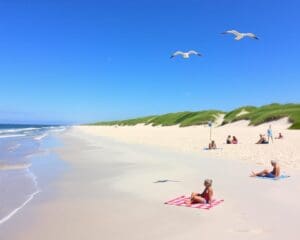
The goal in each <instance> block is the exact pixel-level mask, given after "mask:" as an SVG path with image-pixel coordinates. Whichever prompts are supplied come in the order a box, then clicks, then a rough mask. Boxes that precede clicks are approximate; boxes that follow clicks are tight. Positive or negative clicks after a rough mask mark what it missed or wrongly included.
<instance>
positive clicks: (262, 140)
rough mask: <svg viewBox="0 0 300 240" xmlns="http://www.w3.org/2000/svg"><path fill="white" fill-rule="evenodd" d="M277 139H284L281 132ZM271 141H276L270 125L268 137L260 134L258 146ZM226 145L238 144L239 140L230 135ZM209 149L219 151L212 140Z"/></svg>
mask: <svg viewBox="0 0 300 240" xmlns="http://www.w3.org/2000/svg"><path fill="white" fill-rule="evenodd" d="M275 139H283V135H282V133H281V132H280V133H279V134H278V136H277V137H275ZM270 141H272V142H273V141H274V140H273V131H272V126H271V125H270V126H269V128H268V130H267V137H266V136H265V134H259V140H258V141H257V142H256V144H269V143H270ZM226 144H238V139H237V137H236V136H232V137H231V135H228V136H227V139H226ZM208 149H209V150H212V149H217V144H216V142H215V140H211V141H210V143H209V144H208Z"/></svg>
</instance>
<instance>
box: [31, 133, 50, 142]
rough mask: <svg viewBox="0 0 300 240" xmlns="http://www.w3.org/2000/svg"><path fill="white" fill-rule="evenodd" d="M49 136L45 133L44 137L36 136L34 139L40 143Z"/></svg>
mask: <svg viewBox="0 0 300 240" xmlns="http://www.w3.org/2000/svg"><path fill="white" fill-rule="evenodd" d="M47 136H48V134H47V133H44V134H42V135H39V136H36V137H35V138H34V140H37V141H40V140H42V139H43V138H45V137H47Z"/></svg>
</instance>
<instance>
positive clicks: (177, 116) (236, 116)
mask: <svg viewBox="0 0 300 240" xmlns="http://www.w3.org/2000/svg"><path fill="white" fill-rule="evenodd" d="M220 116H224V119H223V122H221V125H225V124H228V123H231V122H235V121H239V120H249V121H250V125H254V126H256V125H259V124H262V123H266V122H270V121H273V120H277V119H280V118H284V117H288V119H289V121H290V122H291V123H292V125H291V127H290V129H300V104H277V103H273V104H269V105H264V106H261V107H255V106H244V107H240V108H237V109H234V110H233V111H230V112H223V111H219V110H207V111H195V112H177V113H167V114H163V115H153V116H148V117H141V118H133V119H128V120H121V121H107V122H97V123H93V124H91V125H119V126H126V125H128V126H134V125H136V124H146V125H153V126H158V125H161V126H172V125H179V126H180V127H187V126H192V125H201V124H207V123H208V122H209V121H213V122H216V121H217V120H218V119H220Z"/></svg>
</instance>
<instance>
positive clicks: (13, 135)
mask: <svg viewBox="0 0 300 240" xmlns="http://www.w3.org/2000/svg"><path fill="white" fill-rule="evenodd" d="M25 136H26V134H7V135H0V138H13V137H25Z"/></svg>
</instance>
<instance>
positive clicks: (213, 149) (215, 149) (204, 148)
mask: <svg viewBox="0 0 300 240" xmlns="http://www.w3.org/2000/svg"><path fill="white" fill-rule="evenodd" d="M222 149H223V148H215V149H209V148H208V147H206V148H203V150H212V151H213V150H222Z"/></svg>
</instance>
